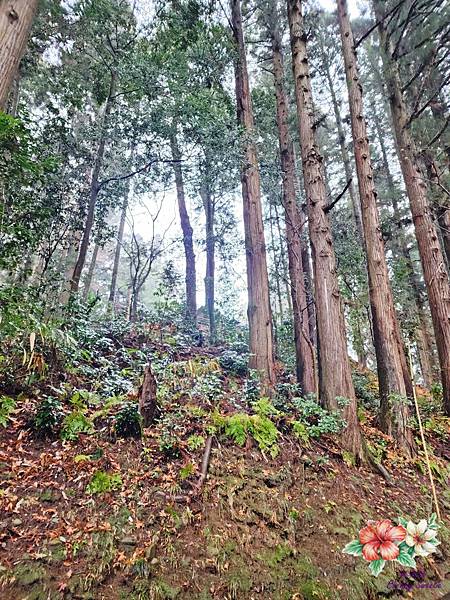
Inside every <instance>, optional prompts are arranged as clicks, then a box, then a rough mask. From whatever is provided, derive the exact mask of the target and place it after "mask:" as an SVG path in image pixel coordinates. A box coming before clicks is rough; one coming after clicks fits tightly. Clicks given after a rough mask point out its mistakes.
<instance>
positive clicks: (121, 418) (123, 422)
mask: <svg viewBox="0 0 450 600" xmlns="http://www.w3.org/2000/svg"><path fill="white" fill-rule="evenodd" d="M114 431H115V432H116V435H118V436H119V437H123V438H130V437H132V438H139V437H141V435H142V417H141V415H140V414H139V409H138V406H137V405H136V404H133V403H131V402H129V403H127V404H125V406H124V407H123V408H121V409H120V410H119V412H118V413H117V414H116V416H115V417H114Z"/></svg>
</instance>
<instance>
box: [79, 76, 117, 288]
mask: <svg viewBox="0 0 450 600" xmlns="http://www.w3.org/2000/svg"><path fill="white" fill-rule="evenodd" d="M116 85H117V75H116V73H115V71H114V72H113V73H112V74H111V81H110V85H109V93H108V97H107V99H106V102H105V108H104V111H103V118H102V124H101V129H100V140H99V144H98V148H97V154H96V156H95V161H94V166H93V169H92V175H91V186H90V193H89V204H88V211H87V216H86V221H85V224H84V231H83V237H82V238H81V244H80V248H79V251H78V259H77V262H76V264H75V268H74V270H73V273H72V281H71V286H70V289H71V291H72V292H77V291H78V288H79V286H80V279H81V273H82V271H83V268H84V265H85V263H86V256H87V252H88V248H89V240H90V237H91V233H92V227H93V226H94V218H95V205H96V203H97V197H98V193H99V187H98V185H99V177H100V171H101V168H102V165H103V157H104V155H105V148H106V133H107V127H108V121H109V117H110V114H111V110H112V106H113V102H114V95H115V93H116Z"/></svg>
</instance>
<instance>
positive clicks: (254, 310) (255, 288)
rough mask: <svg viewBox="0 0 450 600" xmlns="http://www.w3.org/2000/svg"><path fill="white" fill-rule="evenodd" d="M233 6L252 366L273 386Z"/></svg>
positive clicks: (246, 92) (256, 185) (251, 146)
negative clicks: (241, 138)
mask: <svg viewBox="0 0 450 600" xmlns="http://www.w3.org/2000/svg"><path fill="white" fill-rule="evenodd" d="M230 6H231V14H232V27H233V36H234V40H235V43H236V57H235V62H234V71H235V84H236V105H237V116H238V120H239V123H240V124H241V126H242V129H243V130H244V156H243V158H242V165H241V184H242V201H243V209H244V229H245V254H246V260H247V286H248V322H249V340H250V353H251V357H250V367H251V368H252V369H257V370H258V371H260V372H261V374H262V376H263V378H264V381H265V386H266V387H268V388H270V387H271V386H273V384H274V383H275V368H274V366H275V365H274V355H273V331H272V314H271V309H270V298H269V281H268V275H267V260H266V244H265V239H264V227H263V219H262V207H261V188H260V179H259V170H258V159H257V155H256V146H255V142H254V140H253V136H254V121H253V109H252V100H251V96H250V87H249V81H248V72H247V59H246V54H245V44H244V33H243V29H242V14H241V2H240V0H230Z"/></svg>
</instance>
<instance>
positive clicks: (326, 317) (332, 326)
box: [287, 0, 363, 458]
mask: <svg viewBox="0 0 450 600" xmlns="http://www.w3.org/2000/svg"><path fill="white" fill-rule="evenodd" d="M287 6H288V17H289V29H290V37H291V49H292V67H293V73H294V84H295V96H296V103H297V117H298V127H299V135H300V145H301V156H302V163H303V179H304V185H305V191H306V198H307V209H308V225H309V235H310V240H311V248H312V257H313V267H314V284H315V300H316V314H317V329H318V346H319V349H320V353H319V364H320V374H319V378H320V395H321V400H322V402H323V403H324V405H325V406H326V407H327V408H328V409H331V410H336V409H337V408H338V399H339V397H344V398H346V399H347V402H348V403H347V405H346V407H345V408H344V411H343V414H344V418H345V420H346V423H347V426H346V428H345V430H344V433H343V435H342V438H341V441H342V444H343V446H344V447H345V448H346V449H347V450H349V451H350V452H352V453H353V454H354V455H355V456H356V457H358V458H362V457H363V450H362V443H361V432H360V428H359V423H358V418H357V412H356V398H355V390H354V388H353V382H352V376H351V370H350V361H349V358H348V354H347V343H346V335H345V323H344V313H343V309H342V302H341V296H340V293H339V285H338V280H337V273H336V257H335V254H334V248H333V239H332V235H331V229H330V223H329V219H328V215H327V213H326V212H325V208H326V204H327V193H326V187H325V180H324V171H323V158H322V156H321V154H320V151H319V148H318V144H317V140H316V133H315V129H314V105H313V98H312V90H311V80H310V74H309V64H308V56H307V52H306V39H307V34H306V31H305V28H304V22H303V15H302V2H301V0H288V1H287Z"/></svg>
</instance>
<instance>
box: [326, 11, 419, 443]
mask: <svg viewBox="0 0 450 600" xmlns="http://www.w3.org/2000/svg"><path fill="white" fill-rule="evenodd" d="M337 9H338V10H337V13H338V21H339V29H340V33H341V42H342V50H343V55H344V65H345V74H346V80H347V89H348V96H349V106H350V119H351V125H352V135H353V148H354V154H355V163H356V172H357V175H358V185H359V198H360V202H361V214H362V223H363V228H364V240H365V251H366V259H367V274H368V280H369V299H370V308H371V313H372V326H373V332H374V341H375V354H376V358H377V372H378V384H379V390H380V415H379V420H380V425H381V428H382V430H383V431H384V432H385V433H387V434H389V435H392V436H393V437H394V438H395V440H396V441H397V443H398V445H399V447H400V448H401V449H402V450H404V451H406V452H407V453H408V454H410V453H411V452H412V445H413V438H412V433H411V429H410V428H409V427H408V418H409V409H408V403H407V391H406V386H405V381H404V378H403V369H402V361H403V362H404V363H406V358H405V356H404V351H403V345H402V343H401V340H400V339H399V334H400V329H399V326H398V321H397V315H396V312H395V306H394V297H393V294H392V289H391V284H390V281H389V274H388V268H387V263H386V256H385V251H384V243H383V238H382V236H381V228H380V219H379V215H378V208H377V192H376V190H375V185H374V181H373V169H372V161H371V156H370V147H369V139H368V137H367V128H366V121H365V116H364V107H363V89H362V84H361V80H360V78H359V73H358V64H357V58H356V51H355V49H354V40H353V32H352V29H351V26H350V19H349V15H348V9H347V1H346V0H337ZM402 354H403V357H402Z"/></svg>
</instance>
